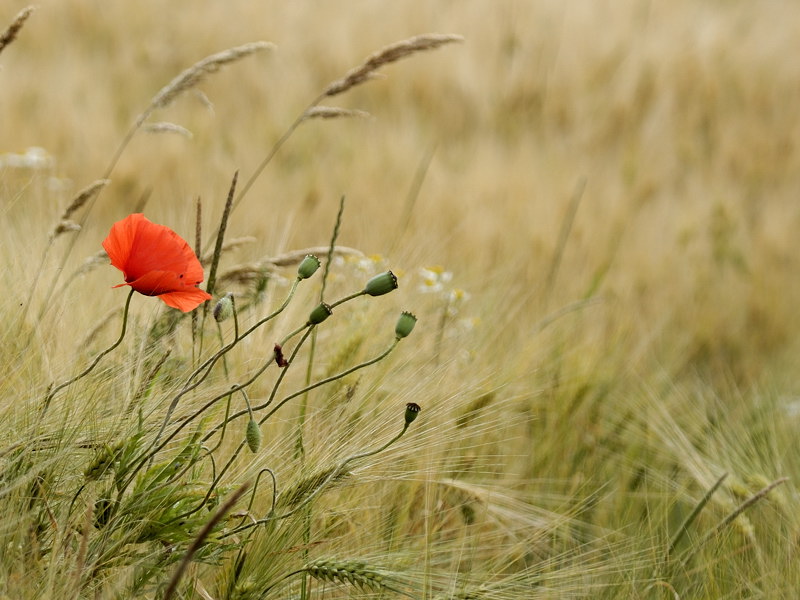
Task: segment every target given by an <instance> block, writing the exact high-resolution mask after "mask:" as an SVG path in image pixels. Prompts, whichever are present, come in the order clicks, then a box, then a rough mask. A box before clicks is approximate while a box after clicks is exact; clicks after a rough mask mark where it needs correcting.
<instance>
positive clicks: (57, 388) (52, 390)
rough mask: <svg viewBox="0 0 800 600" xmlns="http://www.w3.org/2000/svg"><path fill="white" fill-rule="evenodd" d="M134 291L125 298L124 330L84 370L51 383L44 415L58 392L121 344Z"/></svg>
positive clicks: (86, 372) (92, 367) (43, 407)
mask: <svg viewBox="0 0 800 600" xmlns="http://www.w3.org/2000/svg"><path fill="white" fill-rule="evenodd" d="M133 292H134V289H133V288H131V290H130V292H128V298H127V299H126V300H125V309H124V310H123V312H122V331H120V333H119V337H118V338H117V341H116V342H114V343H113V344H111V345H110V346H109V347H108V348H106V349H105V350H103V351H102V352H101V353H100V354H98V355H97V356H95V358H94V360H93V361H92V362H91V364H90V365H89V366H88V367H86V368H85V369H84V370H83V371H81V372H80V373H78V374H77V375H76V376H75V377H73V378H72V379H68V380H67V381H65V382H63V383H60V384H58V385H57V386H55V387H53V386H52V385H51V386H50V388H49V389H48V391H47V395H46V396H45V398H44V404H43V406H42V416H44V414H45V413H46V412H47V409H48V408H49V407H50V402H52V400H53V398H54V397H55V395H56V394H57V393H58V392H60V391H61V390H63V389H64V388H65V387H68V386H70V385H72V384H73V383H75V382H76V381H78V380H79V379H82V378H83V377H86V376H87V375H88V374H89V373H91V372H92V371H93V370H94V368H95V367H96V366H97V364H98V363H99V362H100V360H101V359H102V358H103V357H104V356H105V355H106V354H108V353H109V352H111V351H112V350H114V349H115V348H116V347H117V346H119V345H120V344H121V343H122V340H123V339H124V338H125V332H126V331H127V329H128V309H129V308H130V305H131V298H132V297H133Z"/></svg>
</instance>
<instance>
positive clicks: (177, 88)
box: [140, 42, 275, 121]
mask: <svg viewBox="0 0 800 600" xmlns="http://www.w3.org/2000/svg"><path fill="white" fill-rule="evenodd" d="M274 47H275V45H274V44H271V43H270V42H251V43H249V44H243V45H242V46H236V47H235V48H228V49H227V50H223V51H222V52H217V53H216V54H212V55H211V56H207V57H206V58H204V59H203V60H201V61H199V62H196V63H195V64H193V65H192V66H191V67H189V68H188V69H185V70H184V71H183V72H181V73H180V74H178V75H177V76H176V77H175V78H174V79H173V80H172V81H170V82H169V83H168V84H167V85H165V86H164V87H163V88H161V90H160V91H159V92H158V93H157V94H156V95H155V96H154V97H153V99H152V100H151V101H150V106H148V107H147V110H145V112H144V113H142V116H141V117H140V121H144V120H145V119H146V118H147V116H148V115H149V114H150V113H151V112H152V111H154V110H155V109H157V108H164V107H165V106H168V105H169V104H170V103H171V102H172V101H173V100H175V98H177V97H178V96H179V95H180V94H182V93H183V92H185V91H187V90H190V89H192V88H193V87H194V86H196V85H197V84H198V83H200V82H201V81H202V80H203V79H204V78H205V77H206V76H207V75H211V74H212V73H216V72H217V71H219V70H220V69H221V68H222V67H224V66H225V65H228V64H230V63H233V62H236V61H238V60H241V59H243V58H245V57H247V56H250V55H251V54H255V53H256V52H261V51H262V50H271V49H272V48H274Z"/></svg>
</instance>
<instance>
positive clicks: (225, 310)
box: [213, 292, 233, 323]
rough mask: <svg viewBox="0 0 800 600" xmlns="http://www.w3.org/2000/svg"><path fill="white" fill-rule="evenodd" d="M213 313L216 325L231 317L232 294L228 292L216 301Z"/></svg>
mask: <svg viewBox="0 0 800 600" xmlns="http://www.w3.org/2000/svg"><path fill="white" fill-rule="evenodd" d="M213 313H214V320H215V321H216V322H217V323H222V322H223V321H224V320H225V319H229V318H231V316H233V294H231V293H230V292H228V293H227V294H225V295H224V296H223V297H222V298H220V299H219V300H217V304H216V305H215V306H214V311H213Z"/></svg>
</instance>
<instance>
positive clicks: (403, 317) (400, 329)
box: [394, 311, 417, 340]
mask: <svg viewBox="0 0 800 600" xmlns="http://www.w3.org/2000/svg"><path fill="white" fill-rule="evenodd" d="M416 324H417V317H415V316H414V315H413V314H411V313H410V312H408V311H403V312H402V313H400V317H399V318H398V319H397V325H395V326H394V334H395V335H396V336H397V339H398V340H399V339H402V338H404V337H406V336H408V334H410V333H411V332H412V331H413V330H414V325H416Z"/></svg>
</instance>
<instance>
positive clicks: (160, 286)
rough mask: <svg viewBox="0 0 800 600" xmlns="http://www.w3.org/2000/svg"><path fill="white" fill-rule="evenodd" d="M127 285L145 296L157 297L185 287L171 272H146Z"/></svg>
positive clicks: (177, 276)
mask: <svg viewBox="0 0 800 600" xmlns="http://www.w3.org/2000/svg"><path fill="white" fill-rule="evenodd" d="M128 285H129V286H131V287H132V288H133V289H135V290H136V291H137V292H139V293H140V294H144V295H145V296H159V295H161V294H166V293H168V292H179V291H182V290H183V289H184V288H185V287H186V285H185V284H184V283H183V279H182V278H181V277H180V276H179V275H177V274H176V273H174V272H173V271H148V272H147V273H145V274H144V275H142V276H141V277H139V278H138V279H134V280H133V281H129V282H128Z"/></svg>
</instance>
